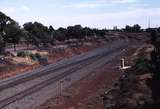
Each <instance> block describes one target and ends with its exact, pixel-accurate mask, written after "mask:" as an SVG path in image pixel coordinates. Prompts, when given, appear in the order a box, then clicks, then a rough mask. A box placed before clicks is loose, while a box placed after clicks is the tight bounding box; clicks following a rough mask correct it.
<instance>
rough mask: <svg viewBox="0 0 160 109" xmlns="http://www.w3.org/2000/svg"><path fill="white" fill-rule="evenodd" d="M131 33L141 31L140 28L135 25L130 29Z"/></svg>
mask: <svg viewBox="0 0 160 109" xmlns="http://www.w3.org/2000/svg"><path fill="white" fill-rule="evenodd" d="M132 28H133V29H132V32H140V31H141V26H140V25H138V24H136V25H134V26H133V27H132Z"/></svg>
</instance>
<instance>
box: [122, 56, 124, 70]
mask: <svg viewBox="0 0 160 109" xmlns="http://www.w3.org/2000/svg"><path fill="white" fill-rule="evenodd" d="M123 68H124V58H122V59H121V69H123Z"/></svg>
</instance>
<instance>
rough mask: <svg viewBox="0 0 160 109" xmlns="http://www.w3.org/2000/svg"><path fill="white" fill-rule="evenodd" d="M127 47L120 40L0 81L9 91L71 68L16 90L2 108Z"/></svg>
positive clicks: (3, 101) (0, 87)
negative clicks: (107, 46)
mask: <svg viewBox="0 0 160 109" xmlns="http://www.w3.org/2000/svg"><path fill="white" fill-rule="evenodd" d="M125 47H127V43H124V42H118V43H115V44H114V45H112V46H109V48H101V49H97V50H95V51H96V52H95V51H93V52H88V53H86V54H84V55H80V56H78V57H74V58H71V59H70V60H66V61H63V62H60V63H57V64H53V65H49V66H46V67H44V68H43V69H36V70H34V71H32V72H29V73H26V74H22V75H18V76H15V77H13V78H9V79H6V80H3V81H0V91H6V90H7V91H8V90H10V88H11V87H15V86H16V85H19V84H23V83H25V82H27V81H31V80H33V79H36V78H39V77H43V76H44V77H45V76H46V75H50V74H52V73H53V72H59V70H61V69H65V68H67V67H70V68H69V69H67V70H64V71H62V72H60V73H58V74H56V75H54V76H49V78H46V79H44V80H43V81H40V82H37V84H35V85H33V86H32V85H31V86H30V87H29V88H27V89H25V90H21V91H19V92H16V93H14V94H13V95H11V96H9V97H6V98H5V97H4V99H1V100H0V109H3V108H4V107H5V106H7V105H9V104H11V103H13V102H15V101H16V100H19V99H22V98H23V97H25V96H28V95H30V94H32V93H36V91H39V90H41V89H42V88H44V87H47V86H48V85H50V84H53V83H54V82H56V81H59V80H60V79H62V78H65V77H67V76H68V75H71V74H73V73H75V72H76V71H78V70H80V69H82V68H83V67H86V66H88V65H90V64H92V63H93V62H96V61H97V60H99V59H102V58H104V57H107V56H110V55H112V54H114V53H117V52H120V51H121V50H122V49H124V48H125ZM110 59H112V58H110ZM110 59H109V60H110ZM0 93H1V92H0Z"/></svg>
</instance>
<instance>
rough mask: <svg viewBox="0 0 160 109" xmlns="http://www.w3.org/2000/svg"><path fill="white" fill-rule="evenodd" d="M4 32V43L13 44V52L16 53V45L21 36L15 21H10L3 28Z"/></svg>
mask: <svg viewBox="0 0 160 109" xmlns="http://www.w3.org/2000/svg"><path fill="white" fill-rule="evenodd" d="M4 31H5V35H4V41H5V42H7V43H13V45H14V50H15V51H16V44H18V43H19V41H20V37H21V35H22V31H21V29H20V26H19V25H18V23H16V22H15V21H12V22H10V23H9V24H8V25H7V26H6V27H5V29H4Z"/></svg>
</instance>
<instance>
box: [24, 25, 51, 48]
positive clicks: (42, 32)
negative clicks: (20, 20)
mask: <svg viewBox="0 0 160 109" xmlns="http://www.w3.org/2000/svg"><path fill="white" fill-rule="evenodd" d="M23 27H24V29H25V30H27V31H28V32H29V35H30V38H31V39H32V43H33V44H35V45H36V46H38V47H39V44H43V45H46V44H47V43H48V42H50V40H51V35H50V30H49V29H48V27H46V26H44V25H43V24H41V23H38V22H34V23H32V22H28V23H25V24H24V25H23Z"/></svg>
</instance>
